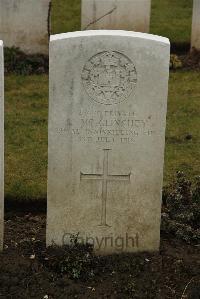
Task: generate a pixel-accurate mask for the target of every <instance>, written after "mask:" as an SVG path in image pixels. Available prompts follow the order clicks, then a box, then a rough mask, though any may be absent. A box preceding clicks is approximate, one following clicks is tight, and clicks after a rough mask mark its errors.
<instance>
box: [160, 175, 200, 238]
mask: <svg viewBox="0 0 200 299" xmlns="http://www.w3.org/2000/svg"><path fill="white" fill-rule="evenodd" d="M199 223H200V177H197V178H196V180H195V182H194V184H193V185H192V182H191V181H190V180H188V179H187V178H186V176H185V175H184V174H183V173H182V172H178V173H177V179H176V182H175V184H173V185H172V187H171V191H170V192H169V194H168V196H167V198H166V208H165V210H164V213H163V214H162V230H163V231H164V232H165V233H172V234H174V235H175V236H176V237H177V238H179V239H182V240H184V241H186V242H188V243H191V242H195V243H197V244H198V243H199V241H200V229H199Z"/></svg>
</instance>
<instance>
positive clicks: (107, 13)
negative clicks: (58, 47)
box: [81, 0, 151, 32]
mask: <svg viewBox="0 0 200 299" xmlns="http://www.w3.org/2000/svg"><path fill="white" fill-rule="evenodd" d="M150 15H151V0H82V13H81V28H82V30H86V29H89V30H90V29H112V30H116V29H118V30H131V31H138V32H149V24H150Z"/></svg>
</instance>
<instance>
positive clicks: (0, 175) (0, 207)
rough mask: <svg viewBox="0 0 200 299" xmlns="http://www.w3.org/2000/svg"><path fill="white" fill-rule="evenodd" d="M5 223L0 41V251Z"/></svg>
mask: <svg viewBox="0 0 200 299" xmlns="http://www.w3.org/2000/svg"><path fill="white" fill-rule="evenodd" d="M3 222H4V59H3V42H2V41H1V40H0V250H2V249H3Z"/></svg>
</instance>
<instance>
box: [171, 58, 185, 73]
mask: <svg viewBox="0 0 200 299" xmlns="http://www.w3.org/2000/svg"><path fill="white" fill-rule="evenodd" d="M182 67H183V64H182V61H181V60H180V59H179V57H178V56H177V55H175V54H171V55H170V69H174V70H176V69H180V68H182Z"/></svg>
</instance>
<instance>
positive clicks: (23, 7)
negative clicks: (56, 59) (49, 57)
mask: <svg viewBox="0 0 200 299" xmlns="http://www.w3.org/2000/svg"><path fill="white" fill-rule="evenodd" d="M50 2H51V0H0V39H2V40H3V41H4V46H6V47H13V46H14V47H19V48H20V49H21V50H23V51H24V52H25V53H27V54H35V53H41V54H48V47H49V32H48V31H49V13H50Z"/></svg>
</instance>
